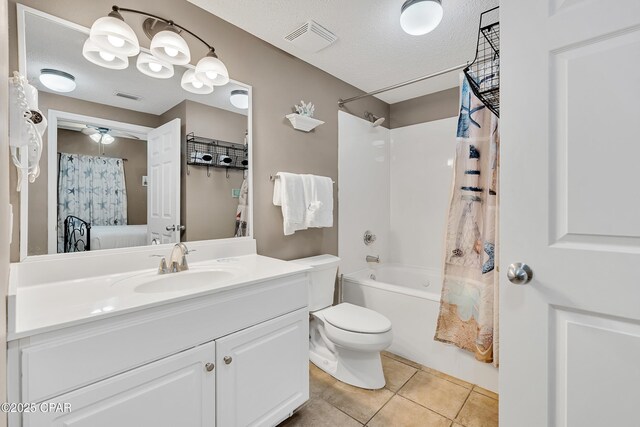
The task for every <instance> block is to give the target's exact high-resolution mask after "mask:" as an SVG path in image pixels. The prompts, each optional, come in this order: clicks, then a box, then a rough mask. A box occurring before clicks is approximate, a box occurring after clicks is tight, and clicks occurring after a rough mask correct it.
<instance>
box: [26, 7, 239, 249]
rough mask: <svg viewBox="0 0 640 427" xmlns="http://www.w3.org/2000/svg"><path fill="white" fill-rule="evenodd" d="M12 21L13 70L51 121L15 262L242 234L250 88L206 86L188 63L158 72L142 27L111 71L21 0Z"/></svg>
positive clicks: (67, 27)
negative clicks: (135, 44)
mask: <svg viewBox="0 0 640 427" xmlns="http://www.w3.org/2000/svg"><path fill="white" fill-rule="evenodd" d="M101 12H102V11H96V15H97V16H98V15H99V14H100V13H101ZM138 19H139V20H140V22H138V21H136V18H134V19H129V17H127V22H128V23H129V25H131V26H132V27H134V28H136V26H140V28H142V22H143V21H142V18H138ZM18 20H19V25H18V28H19V40H20V42H19V46H20V47H19V52H18V53H19V59H20V68H21V70H20V71H21V73H22V74H24V75H26V77H27V78H28V80H29V83H31V84H32V85H33V86H35V87H36V89H37V90H38V98H39V99H38V107H39V109H40V111H42V113H43V115H44V116H45V117H46V118H47V119H48V124H49V127H48V130H47V134H46V137H45V142H44V145H45V146H44V150H43V156H42V160H41V163H40V164H41V168H42V173H41V176H40V177H39V178H38V180H37V181H36V182H35V183H33V184H29V186H23V191H22V195H21V197H22V198H23V200H22V203H21V205H22V208H23V209H22V211H21V221H22V222H23V223H24V224H26V225H28V227H24V226H22V230H27V234H26V236H23V237H21V257H22V258H24V256H32V255H44V254H54V253H68V252H86V251H97V250H104V249H114V248H123V247H131V246H142V245H149V244H154V243H172V242H178V241H193V240H210V239H220V238H231V237H245V236H250V235H251V203H250V202H251V188H250V168H251V162H250V153H251V87H250V86H248V85H246V84H243V83H240V82H236V81H234V80H232V79H230V80H229V81H228V83H226V84H225V85H223V86H215V87H214V90H213V91H209V90H204V89H207V88H206V87H205V88H204V89H203V88H202V84H201V82H199V81H197V80H196V79H193V75H192V74H193V71H194V69H195V67H194V66H193V65H192V64H186V65H184V66H182V65H171V70H170V71H171V72H169V71H168V70H166V69H165V68H163V67H166V64H164V63H161V61H156V58H155V57H153V56H151V55H150V52H149V50H148V49H146V48H145V47H147V48H148V47H149V40H148V39H144V35H143V32H142V31H140V34H141V35H140V36H139V40H140V45H141V52H140V54H139V55H138V56H134V57H131V58H129V60H128V66H126V67H120V68H122V69H114V68H108V67H105V66H101V65H97V64H96V61H93V60H91V56H90V55H88V54H87V52H86V50H87V45H86V44H85V43H86V41H87V38H88V37H89V29H88V28H86V27H82V26H79V25H77V24H74V23H72V22H69V21H65V20H62V19H59V18H57V17H54V16H51V15H48V14H45V13H43V12H40V11H37V10H35V9H31V8H27V7H23V6H20V5H19V7H18ZM136 31H137V30H136ZM185 38H186V39H187V40H189V38H188V35H187V36H185ZM196 42H197V41H196ZM83 49H84V54H83ZM97 55H98V57H99V58H98V61H103V62H104V61H106V62H109V61H110V60H111V61H114V60H116V61H117V60H118V58H115V59H114V58H111V57H110V55H108V54H107V55H102V56H100V55H99V54H97ZM105 56H106V57H105ZM158 67H160V68H158ZM154 70H157V71H158V72H157V73H156V72H155V71H154ZM229 72H230V73H232V70H229ZM159 77H161V78H159ZM25 187H26V188H25ZM25 189H26V191H25ZM25 243H26V245H25ZM23 246H26V247H23Z"/></svg>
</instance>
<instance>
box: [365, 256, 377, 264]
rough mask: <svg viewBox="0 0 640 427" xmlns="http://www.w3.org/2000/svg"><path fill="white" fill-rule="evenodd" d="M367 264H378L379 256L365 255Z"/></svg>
mask: <svg viewBox="0 0 640 427" xmlns="http://www.w3.org/2000/svg"><path fill="white" fill-rule="evenodd" d="M366 259H367V262H377V263H380V255H378V256H373V255H367V258H366Z"/></svg>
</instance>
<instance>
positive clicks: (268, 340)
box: [216, 308, 309, 427]
mask: <svg viewBox="0 0 640 427" xmlns="http://www.w3.org/2000/svg"><path fill="white" fill-rule="evenodd" d="M216 359H217V360H216V362H217V368H216V371H217V372H216V381H217V390H218V393H217V395H216V407H217V425H218V426H220V427H228V426H235V427H244V426H255V427H257V426H274V425H276V424H277V423H278V422H280V421H282V420H283V419H285V418H287V417H288V416H289V415H290V414H291V413H292V412H293V410H294V409H296V408H297V407H298V406H300V405H302V404H303V403H304V402H306V401H307V400H308V399H309V314H308V311H307V309H306V308H305V309H301V310H298V311H294V312H293V313H290V314H286V315H284V316H281V317H278V318H275V319H273V320H270V321H268V322H265V323H261V324H259V325H256V326H253V327H251V328H248V329H245V330H243V331H240V332H236V333H235V334H231V335H228V336H226V337H224V338H221V339H219V340H217V341H216Z"/></svg>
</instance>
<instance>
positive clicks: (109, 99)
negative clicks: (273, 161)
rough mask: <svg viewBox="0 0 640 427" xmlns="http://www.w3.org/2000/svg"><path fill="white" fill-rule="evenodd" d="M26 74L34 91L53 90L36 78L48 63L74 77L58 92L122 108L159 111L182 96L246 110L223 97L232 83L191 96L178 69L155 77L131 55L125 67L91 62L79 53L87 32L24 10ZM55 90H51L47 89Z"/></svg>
mask: <svg viewBox="0 0 640 427" xmlns="http://www.w3.org/2000/svg"><path fill="white" fill-rule="evenodd" d="M25 22H26V25H25V28H26V43H25V45H26V47H25V49H26V56H27V78H28V79H29V82H30V83H31V84H33V85H34V86H35V87H36V88H37V89H38V90H42V91H45V92H53V91H51V90H49V89H47V88H46V87H44V86H43V85H42V84H41V83H40V80H39V79H38V77H39V75H40V70H41V69H42V68H54V69H57V70H61V71H65V72H67V73H70V74H72V75H73V76H75V78H76V85H77V87H76V89H75V90H74V91H73V92H69V93H65V94H60V93H58V95H64V96H69V97H72V98H78V99H83V100H86V101H92V102H97V103H99V104H105V105H111V106H114V107H119V108H126V109H128V110H135V111H141V112H144V113H150V114H155V115H159V114H162V113H164V112H165V111H167V110H169V109H170V108H171V107H173V106H174V105H176V104H179V103H180V102H182V101H183V100H185V99H189V100H191V101H195V102H199V103H201V104H205V105H210V106H212V107H218V108H222V109H224V110H228V111H233V112H234V113H238V114H242V115H247V110H240V109H238V108H235V107H234V106H233V105H231V103H230V102H229V95H230V94H231V90H233V89H242V87H241V86H238V85H236V84H234V83H229V84H227V85H225V86H222V87H220V86H218V87H216V88H215V90H214V92H213V93H212V94H209V95H196V94H192V93H190V92H187V91H185V90H183V89H182V87H181V86H180V79H181V78H182V73H183V72H184V68H183V67H180V66H176V67H175V74H174V76H173V77H172V78H169V79H155V78H152V77H149V76H146V75H144V74H142V73H141V72H140V71H138V69H137V68H136V63H135V62H136V57H134V58H129V68H127V69H125V70H111V69H108V68H104V67H100V66H98V65H94V64H92V63H91V62H89V61H87V60H86V59H85V58H84V57H83V56H82V46H83V44H84V41H85V40H86V39H87V34H88V29H87V33H86V34H85V33H83V32H81V31H78V30H76V29H73V28H70V27H67V26H65V25H63V24H61V23H58V22H54V21H51V20H49V19H46V18H43V17H40V16H36V15H33V14H31V13H27V15H26V20H25ZM116 92H123V93H127V94H131V95H137V96H140V97H142V99H141V100H139V101H133V100H129V99H124V98H120V97H116V96H115V95H114V93H116ZM53 93H56V92H53Z"/></svg>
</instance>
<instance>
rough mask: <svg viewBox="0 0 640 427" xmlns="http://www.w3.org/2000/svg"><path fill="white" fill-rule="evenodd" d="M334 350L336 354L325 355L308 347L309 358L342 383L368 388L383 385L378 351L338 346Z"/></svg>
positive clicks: (371, 388) (372, 388)
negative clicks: (356, 349)
mask: <svg viewBox="0 0 640 427" xmlns="http://www.w3.org/2000/svg"><path fill="white" fill-rule="evenodd" d="M335 350H336V354H334V355H331V356H330V357H327V356H328V355H327V354H320V352H318V351H314V350H312V349H310V350H309V360H310V361H311V362H312V363H313V364H314V365H316V366H317V367H318V368H320V369H322V370H323V371H325V372H326V373H328V374H329V375H331V376H332V377H334V378H335V379H337V380H338V381H342V382H343V383H347V384H350V385H352V386H355V387H360V388H366V389H369V390H377V389H380V388H383V387H384V386H385V379H384V373H383V371H382V360H381V359H380V352H362V351H353V350H349V349H346V348H340V347H336V348H335ZM322 353H324V352H322Z"/></svg>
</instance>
